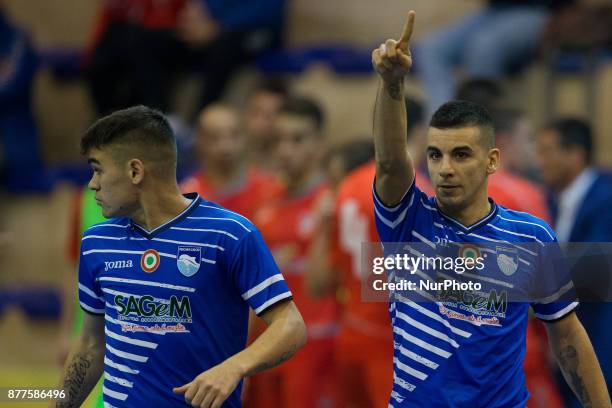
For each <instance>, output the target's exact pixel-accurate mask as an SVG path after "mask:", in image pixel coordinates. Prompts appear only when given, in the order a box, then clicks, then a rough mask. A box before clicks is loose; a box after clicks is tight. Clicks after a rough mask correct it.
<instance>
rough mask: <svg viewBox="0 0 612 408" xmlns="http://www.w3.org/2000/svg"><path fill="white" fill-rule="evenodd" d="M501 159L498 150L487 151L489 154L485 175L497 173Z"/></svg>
mask: <svg viewBox="0 0 612 408" xmlns="http://www.w3.org/2000/svg"><path fill="white" fill-rule="evenodd" d="M500 160H501V158H500V154H499V149H498V148H493V149H489V154H488V157H487V174H493V173H495V172H496V171H497V168H498V167H499V165H500V163H501V161H500Z"/></svg>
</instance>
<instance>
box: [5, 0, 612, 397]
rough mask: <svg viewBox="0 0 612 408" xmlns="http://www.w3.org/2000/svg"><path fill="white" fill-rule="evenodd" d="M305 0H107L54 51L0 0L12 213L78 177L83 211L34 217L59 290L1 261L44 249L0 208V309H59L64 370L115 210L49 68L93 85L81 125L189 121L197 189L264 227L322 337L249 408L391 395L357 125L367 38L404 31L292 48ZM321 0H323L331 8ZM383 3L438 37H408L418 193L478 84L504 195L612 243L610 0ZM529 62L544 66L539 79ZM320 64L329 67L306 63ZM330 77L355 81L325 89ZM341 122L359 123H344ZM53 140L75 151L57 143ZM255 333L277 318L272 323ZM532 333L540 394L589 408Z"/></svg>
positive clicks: (535, 389) (605, 360) (604, 307)
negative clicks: (95, 250) (86, 239)
mask: <svg viewBox="0 0 612 408" xmlns="http://www.w3.org/2000/svg"><path fill="white" fill-rule="evenodd" d="M298 1H299V0H233V1H227V0H100V1H97V2H94V3H96V4H97V7H98V9H97V11H96V17H95V18H94V21H93V22H92V26H91V27H90V29H89V34H88V36H87V38H86V39H83V41H82V46H81V47H53V46H50V47H40V46H37V45H36V44H35V43H34V42H33V40H32V38H31V36H30V35H29V34H28V33H29V31H30V30H31V29H32V27H28V26H25V25H20V24H19V23H17V22H16V21H17V20H14V19H13V18H12V15H11V12H10V11H11V10H13V11H14V10H18V9H19V6H18V5H16V4H17V2H9V1H7V0H0V171H1V176H0V177H1V178H0V180H1V185H0V189H1V190H2V193H0V194H1V195H0V197H1V198H2V200H3V203H2V205H0V207H2V208H3V212H4V210H5V209H6V208H7V207H10V203H11V202H17V201H18V202H20V203H27V202H28V200H29V199H31V200H40V199H41V197H43V200H44V197H51V196H53V195H54V194H55V193H56V192H57V191H58V190H62V191H65V190H66V186H70V188H69V189H68V190H69V191H70V199H69V200H67V202H68V205H65V206H63V207H62V208H61V209H60V211H64V212H65V214H67V215H64V216H61V217H60V216H58V215H57V214H56V213H53V211H56V210H57V208H55V207H53V211H51V210H50V209H49V208H46V209H45V208H44V207H43V209H39V211H47V212H45V213H44V214H45V215H44V216H45V217H47V218H49V219H51V220H53V219H54V218H56V219H61V220H67V223H64V224H67V225H64V226H57V225H55V226H52V227H51V228H52V229H57V230H60V231H67V233H66V234H52V233H49V230H48V229H47V228H49V226H48V225H47V226H46V227H44V228H43V227H41V226H39V227H37V226H36V225H29V226H28V227H27V228H29V230H28V234H31V235H46V236H49V237H52V238H53V239H55V240H61V241H62V243H61V244H60V245H59V246H60V247H62V248H63V247H65V249H63V250H61V251H59V252H58V251H57V250H55V251H54V250H53V249H51V250H48V249H47V252H50V253H46V252H45V255H41V254H36V252H35V249H34V248H30V249H29V251H30V253H31V254H32V255H33V256H34V255H36V256H39V257H40V256H49V257H62V258H66V262H65V266H66V268H65V270H62V271H55V272H52V271H37V272H36V273H37V274H43V273H47V272H48V273H49V274H50V275H52V276H53V278H52V279H51V280H49V279H43V280H42V281H43V282H45V284H44V285H40V282H36V281H35V280H34V281H32V280H31V279H30V280H22V279H20V273H19V271H13V272H12V273H8V272H7V273H5V271H6V270H7V269H5V268H6V265H9V264H10V265H13V266H15V265H16V266H17V268H19V265H20V260H15V259H13V260H12V261H11V262H12V264H11V263H6V262H3V258H7V257H10V254H9V253H10V252H12V250H13V249H14V248H16V247H19V246H27V245H28V243H30V244H31V241H28V239H27V238H24V237H25V236H31V235H24V234H26V232H24V231H25V230H22V229H20V228H19V227H17V228H15V226H16V225H19V222H12V221H7V220H6V219H3V220H2V221H1V222H2V223H0V265H5V266H0V271H2V274H0V333H2V325H1V322H2V314H3V312H6V311H8V310H9V309H11V307H13V308H19V307H22V308H23V310H24V313H25V315H26V316H27V317H24V319H31V320H32V321H35V322H36V321H39V320H37V319H43V320H45V319H47V320H46V321H53V322H54V323H53V324H55V326H54V327H55V330H54V331H53V333H54V334H55V336H54V337H50V338H49V339H48V341H49V350H48V353H53V352H54V351H53V350H55V349H57V351H56V352H55V354H57V360H59V361H58V363H57V367H58V368H57V374H58V375H59V364H61V361H62V360H63V358H65V353H66V351H67V348H68V346H69V344H70V341H71V340H70V339H71V338H72V337H73V336H74V331H75V330H76V329H75V325H76V326H78V322H75V321H76V320H78V312H75V309H76V308H77V306H76V290H75V289H76V268H75V265H76V263H77V262H78V245H79V242H80V234H81V233H82V231H83V230H84V229H85V228H86V227H87V226H88V225H91V223H94V222H96V221H97V220H99V219H100V218H99V217H100V216H99V214H97V213H96V211H98V210H97V206H96V205H95V201H94V200H93V199H92V196H91V195H90V194H89V193H88V192H87V188H86V183H87V180H88V177H89V175H90V171H89V169H88V167H87V165H86V163H84V162H83V161H82V160H81V161H79V159H78V156H77V155H75V154H73V152H74V151H75V148H76V146H78V138H79V134H80V133H81V132H82V131H83V130H84V127H81V128H74V129H71V131H72V134H70V135H68V136H67V137H66V136H64V138H62V139H61V140H53V139H52V140H49V138H50V137H49V135H52V134H53V132H52V131H49V130H48V129H46V128H45V123H46V124H49V123H52V122H53V120H51V121H49V120H46V121H42V123H41V121H40V120H39V118H40V117H42V116H45V115H49V113H45V112H44V111H45V109H47V108H46V107H45V105H44V104H42V105H41V104H40V103H39V104H36V103H35V102H34V101H35V100H36V99H37V98H38V100H41V99H42V100H45V98H44V96H43V97H42V98H41V96H40V95H37V94H36V93H37V92H41V87H40V86H37V85H36V84H37V82H36V81H40V76H41V75H47V76H49V75H50V76H51V77H52V78H53V81H55V82H56V83H57V84H59V85H57V86H62V84H65V86H67V87H72V86H74V84H75V83H76V84H78V86H80V87H81V88H82V89H84V90H85V91H86V96H87V97H86V101H85V103H87V105H88V108H87V109H76V110H74V112H73V111H71V110H66V111H63V112H61V115H64V116H65V119H66V120H67V121H69V122H70V123H75V120H74V118H73V116H74V115H80V116H82V117H79V119H78V120H77V121H76V122H77V123H81V124H84V125H85V126H86V124H87V123H90V122H92V121H93V120H94V119H95V118H96V117H99V116H101V115H104V114H107V113H109V112H111V111H113V110H117V109H121V108H125V107H128V106H132V105H136V104H145V105H148V106H151V107H155V108H157V109H160V110H162V111H163V112H164V113H166V114H167V115H168V117H169V119H170V121H171V124H172V125H173V127H174V130H175V133H176V136H177V143H178V151H179V162H178V177H179V181H180V183H181V188H182V189H183V190H184V191H185V192H191V191H197V192H198V193H200V194H201V195H202V196H203V197H204V198H205V199H208V200H211V201H215V202H218V203H220V204H221V205H223V206H225V207H227V208H229V209H231V210H234V211H237V212H239V213H241V214H243V215H245V216H247V217H248V218H250V219H251V220H252V221H254V223H255V224H256V225H257V226H258V227H259V228H260V230H261V231H262V234H263V236H264V238H265V239H266V242H267V243H268V245H269V246H270V248H271V250H272V252H273V254H274V256H275V259H276V261H277V263H278V265H279V267H280V268H281V270H282V271H283V273H284V274H285V277H286V279H287V281H288V283H289V286H290V287H291V289H292V291H293V293H294V297H295V301H296V303H297V306H298V307H299V308H300V311H301V312H302V314H303V316H304V318H305V321H306V323H307V325H308V330H309V343H308V345H307V346H306V347H305V348H304V350H302V351H300V352H299V353H298V354H297V355H296V357H294V358H293V359H291V360H290V361H289V362H288V363H287V364H285V365H283V366H281V367H279V368H277V369H274V370H271V371H269V372H265V373H262V374H260V375H257V376H255V377H253V378H252V379H250V380H249V383H248V385H247V387H246V391H245V400H246V401H247V406H253V407H264V406H265V407H269V406H272V407H275V406H283V407H285V406H286V407H302V406H303V407H327V406H334V405H335V406H346V407H353V406H354V407H369V406H376V407H378V406H386V401H387V399H388V396H389V393H390V390H391V383H392V361H393V357H392V343H391V342H392V340H391V330H390V324H389V321H388V320H389V317H388V315H387V310H386V305H385V304H384V303H370V304H365V303H363V302H360V301H359V299H360V293H361V292H360V284H361V280H360V278H361V277H360V268H359V263H360V249H361V243H362V242H372V241H376V239H377V238H376V233H375V230H374V224H373V207H372V205H371V203H370V200H371V183H372V180H373V176H374V167H373V164H372V163H373V156H374V152H373V145H372V140H371V135H369V134H368V132H369V131H370V130H369V128H367V127H365V128H362V127H359V126H352V125H351V123H352V122H353V121H354V122H358V123H371V120H370V118H371V107H372V106H373V101H374V97H375V86H371V84H375V83H376V82H375V81H376V79H375V77H374V74H373V72H372V70H371V66H370V52H371V50H372V49H373V48H374V47H376V46H378V44H379V43H380V42H382V41H384V40H385V39H386V36H383V34H382V33H384V34H385V35H386V33H387V32H389V33H390V34H389V35H392V34H391V33H392V31H389V30H388V28H389V27H385V29H384V30H382V31H381V34H380V36H379V37H377V36H373V38H371V44H369V45H368V46H363V45H356V44H351V43H346V44H342V43H339V42H338V41H337V40H329V41H328V42H325V41H322V42H320V43H316V44H308V46H292V45H291V44H290V43H291V41H288V39H287V36H288V34H287V33H288V32H290V31H291V29H292V27H291V24H292V21H293V20H294V19H296V18H298V19H299V16H298V17H296V13H297V12H296V11H295V7H296V6H295V4H293V3H294V2H298ZM58 2H59V0H57V1H56V3H58ZM5 3H6V4H5ZM8 3H11V4H10V7H7V4H8ZM318 3H321V2H319V1H310V2H307V7H310V8H312V9H316V8H318V7H320V8H322V9H326V8H327V9H328V8H329V7H330V5H326V4H323V3H322V4H318ZM384 3H385V2H382V3H380V7H384ZM389 3H393V4H390V6H392V7H394V8H396V9H397V12H398V13H403V12H404V11H406V12H407V9H408V7H410V8H414V9H415V10H416V11H417V25H416V27H417V28H416V30H417V32H422V33H423V34H421V35H417V40H416V41H415V43H414V44H413V45H412V47H413V55H414V58H413V60H414V64H415V66H414V74H413V76H412V77H411V78H409V86H408V88H407V89H408V94H407V95H406V107H407V113H408V138H409V140H408V141H409V148H410V150H411V153H412V155H413V158H414V159H415V165H416V166H417V183H418V184H419V185H420V186H421V189H422V190H424V191H426V192H427V193H428V194H430V195H432V194H434V193H435V191H434V190H433V187H432V186H431V184H430V182H429V181H428V180H429V177H428V175H427V162H426V157H425V144H426V132H427V127H428V120H429V117H430V114H431V112H432V111H434V110H435V109H436V108H437V107H438V106H439V105H441V104H442V103H443V102H445V101H447V100H450V99H466V100H471V101H474V102H478V103H480V104H482V105H484V106H485V107H486V108H487V109H488V110H489V112H490V113H491V115H492V116H493V118H494V121H495V124H496V141H497V146H498V147H499V148H500V149H501V153H502V166H501V168H500V170H498V171H497V173H496V174H495V175H493V176H492V177H491V178H490V182H489V193H490V196H491V197H492V198H493V199H494V200H495V201H496V202H497V203H498V204H500V205H504V206H507V207H509V208H511V209H515V210H519V211H527V212H530V213H532V214H534V215H536V216H538V217H540V218H542V219H544V220H546V221H547V222H549V223H550V224H551V226H553V228H554V229H555V231H556V232H557V234H558V238H559V241H561V242H612V213H611V212H610V211H609V210H608V206H609V203H610V202H612V177H611V176H610V175H609V174H608V173H607V171H606V166H610V165H612V142H610V135H609V134H607V133H608V132H610V131H612V124H611V122H610V119H609V116H608V115H609V112H610V109H612V100H611V99H612V92H610V91H611V89H612V74H611V72H612V6H611V5H610V4H609V3H608V2H605V1H602V2H598V1H586V0H488V1H472V2H471V7H469V8H466V10H464V11H463V12H462V13H460V14H458V15H457V16H456V17H454V18H448V16H447V17H445V18H443V19H441V21H442V22H443V23H442V24H440V23H438V24H434V23H430V24H429V25H428V19H427V18H422V17H421V14H420V13H421V11H420V10H419V4H421V3H423V4H424V2H421V3H419V4H415V5H412V4H404V3H402V2H400V3H401V4H400V3H397V2H394V1H393V2H392V1H389ZM415 3H417V2H415ZM428 3H429V5H427V9H428V10H429V11H428V13H430V14H429V16H430V18H429V20H430V21H431V20H435V19H433V18H432V17H431V16H434V15H436V13H438V14H439V15H443V16H444V15H445V14H446V11H445V7H446V6H445V4H443V3H448V2H444V1H440V2H439V3H440V4H439V5H438V4H437V3H438V1H436V2H428ZM431 3H436V4H435V5H434V4H431ZM351 4H353V3H351ZM92 7H95V6H92ZM301 7H302V8H304V7H306V2H301ZM339 7H340V6H339ZM292 10H294V11H292ZM300 10H302V9H300ZM297 14H299V13H297ZM423 14H425V15H427V13H423ZM313 15H316V13H313ZM338 15H339V16H341V15H342V13H338ZM400 17H401V16H400ZM398 21H401V19H400V20H398ZM334 23H335V24H338V25H344V26H350V25H351V24H352V22H351V21H335V22H334ZM372 24H374V25H381V26H387V24H388V23H387V22H385V21H374V22H372ZM396 26H397V27H395V28H397V30H399V29H400V28H401V23H400V24H396ZM302 30H303V31H305V32H310V31H312V32H316V31H318V30H333V24H332V25H325V24H323V23H322V22H321V25H320V26H317V19H312V20H308V24H302ZM353 30H355V31H359V27H356V28H353ZM398 32H399V31H398ZM292 35H293V36H294V37H295V34H292ZM305 35H306V36H308V33H306V34H305ZM534 66H537V67H539V69H540V71H538V72H540V73H542V72H543V74H541V75H540V76H537V75H536V76H535V78H536V79H535V80H531V82H529V80H528V79H526V78H528V75H530V74H528V72H530V70H533V67H534ZM313 67H314V68H313ZM321 67H323V68H321ZM321 69H323V70H324V74H322V75H323V76H321V75H320V74H314V75H311V73H312V72H313V70H314V71H315V72H319V71H317V70H321ZM43 73H44V74H43ZM313 77H314V80H313V79H312V78H313ZM564 78H570V81H569V83H570V84H571V85H570V86H569V88H570V91H569V92H565V93H563V92H560V91H559V89H560V88H559V87H561V86H562V85H560V84H563V79H564ZM521 81H523V85H522V86H521V85H517V84H519V83H521ZM361 83H367V84H370V85H368V86H367V87H365V88H364V87H363V86H362V85H360V84H361ZM525 83H527V85H526V86H525ZM567 83H568V82H565V84H567ZM338 84H340V85H338ZM535 85H538V86H540V92H539V94H538V93H537V92H535V91H534V90H533V89H532V87H533V86H535ZM576 85H577V86H576ZM315 88H316V89H315ZM576 88H577V89H576ZM42 89H43V91H44V89H45V88H42ZM330 89H331V90H330ZM347 89H348V90H347ZM351 89H352V91H351ZM336 90H338V94H339V95H350V97H348V98H346V97H338V96H337V97H336V98H335V99H334V96H333V95H332V96H331V97H330V96H329V93H334V92H336ZM364 90H366V91H367V92H364ZM318 95H319V97H318ZM320 95H324V96H323V97H321V96H320ZM538 95H539V96H538ZM574 99H576V100H578V101H579V102H576V101H575V100H574ZM330 101H331V102H330ZM360 101H361V102H360ZM363 101H365V102H363ZM46 103H47V104H50V105H53V104H54V101H52V100H49V99H47V100H46ZM57 103H58V104H62V102H61V101H59V100H58V101H57ZM576 105H579V106H578V109H573V108H574V107H575V106H576ZM67 106H69V105H67ZM49 109H51V111H52V112H57V110H53V109H52V106H50V107H49ZM606 109H607V111H606ZM338 112H343V113H342V115H340V114H338ZM346 112H348V113H346ZM334 118H335V119H334ZM55 120H56V121H62V120H63V118H62V117H60V118H57V119H55ZM334 120H335V123H334V125H333V126H331V125H330V122H331V121H334ZM338 129H341V130H343V131H345V132H344V133H343V134H342V135H340V136H339V133H338ZM347 129H349V130H347ZM352 129H356V131H355V133H354V134H348V135H347V134H346V133H347V132H348V131H352ZM49 146H51V148H50V147H49ZM49 150H51V151H54V152H58V151H59V152H60V153H59V154H56V155H57V156H58V157H69V159H66V160H49V159H48V156H49V154H48V151H49ZM45 152H47V154H45ZM61 152H64V153H61ZM66 152H68V153H66ZM46 156H47V157H46ZM16 200H17V201H16ZM24 205H27V204H24ZM8 214H10V212H9V213H8ZM5 217H6V213H5ZM24 228H26V227H24ZM37 228H38V229H37ZM57 247H58V245H57V244H56V245H55V246H52V248H57ZM45 250H46V249H45V248H44V247H43V248H41V249H40V251H41V252H44V251H45ZM53 251H54V252H53ZM13 252H17V253H18V252H19V251H13ZM66 254H67V255H66ZM60 264H61V263H60ZM50 281H51V283H49V282H50ZM53 282H55V284H53ZM28 285H31V286H32V288H33V289H31V288H30V286H28ZM33 299H34V301H33ZM32 303H34V305H32ZM28 305H30V306H28ZM609 306H611V305H610V304H609V303H608V304H606V303H593V304H586V305H583V306H582V307H581V309H580V310H579V312H578V314H579V317H580V318H581V320H582V321H583V324H584V325H585V327H586V328H587V331H588V332H589V335H590V336H591V339H592V341H593V344H594V346H595V349H596V351H597V353H598V357H599V359H600V363H601V365H602V368H603V370H604V373H605V376H606V379H607V382H608V386H610V384H612V350H611V348H610V343H609V338H610V337H609V336H610V334H611V333H610V331H611V329H610V327H612V308H611V307H609ZM57 322H59V324H58V323H57ZM58 327H59V328H58ZM251 331H252V333H253V336H255V335H256V333H258V332H259V331H261V324H260V322H258V321H257V320H256V319H253V322H252V324H251ZM56 343H57V344H59V345H58V346H57V347H55V348H53V347H51V345H55V344H56ZM527 345H528V347H527V350H528V351H527V355H526V358H525V364H524V366H525V370H526V372H527V381H528V388H529V389H530V392H531V393H532V400H531V402H530V405H529V406H530V407H564V406H568V407H570V406H572V407H573V406H578V405H577V402H576V401H575V400H573V398H572V397H571V396H570V391H569V389H567V387H566V386H564V385H563V384H564V382H563V381H559V380H560V377H559V374H558V371H557V370H556V368H555V367H554V366H553V365H552V363H551V360H550V359H549V357H548V351H547V350H548V348H547V345H546V338H545V332H544V330H543V327H542V326H541V324H539V323H536V322H535V321H534V322H531V323H530V325H529V328H528V335H527ZM52 349H53V350H52ZM0 355H2V351H1V350H0ZM7 370H8V369H7ZM4 378H10V373H5V374H4V377H3V374H2V373H1V372H0V385H3V384H2V383H1V382H2V381H3V380H4ZM22 385H23V384H22ZM46 385H48V386H51V385H53V384H46Z"/></svg>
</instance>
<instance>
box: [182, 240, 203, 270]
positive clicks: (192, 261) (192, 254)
mask: <svg viewBox="0 0 612 408" xmlns="http://www.w3.org/2000/svg"><path fill="white" fill-rule="evenodd" d="M201 262H202V248H201V247H199V246H179V247H178V252H177V253H176V266H177V267H178V270H179V271H180V272H181V273H182V274H183V275H185V276H187V277H190V276H193V275H195V274H196V272H197V271H199V270H200V265H201Z"/></svg>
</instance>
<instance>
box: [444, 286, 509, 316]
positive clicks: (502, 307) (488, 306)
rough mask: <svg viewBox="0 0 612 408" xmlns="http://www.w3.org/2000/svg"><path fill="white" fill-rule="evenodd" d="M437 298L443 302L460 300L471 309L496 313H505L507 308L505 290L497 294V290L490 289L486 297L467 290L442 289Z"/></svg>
mask: <svg viewBox="0 0 612 408" xmlns="http://www.w3.org/2000/svg"><path fill="white" fill-rule="evenodd" d="M438 299H440V300H441V301H443V302H461V303H463V304H464V305H466V306H468V307H471V308H472V309H476V310H488V311H491V312H498V313H506V309H507V308H508V293H507V292H506V291H505V290H504V291H502V292H501V293H500V294H499V296H498V294H497V291H496V290H495V289H492V290H491V291H490V292H489V296H486V297H485V296H479V295H477V294H475V293H473V292H471V291H467V290H443V291H440V294H439V295H438Z"/></svg>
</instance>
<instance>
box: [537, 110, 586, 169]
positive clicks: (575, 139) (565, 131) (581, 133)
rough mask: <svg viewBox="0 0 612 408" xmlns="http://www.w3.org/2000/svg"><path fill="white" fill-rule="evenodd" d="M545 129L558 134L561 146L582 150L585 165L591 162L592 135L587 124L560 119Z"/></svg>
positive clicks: (580, 121)
mask: <svg viewBox="0 0 612 408" xmlns="http://www.w3.org/2000/svg"><path fill="white" fill-rule="evenodd" d="M547 128H548V129H552V130H555V131H557V132H558V133H559V142H560V143H561V146H563V147H564V148H574V147H578V148H581V149H583V150H584V153H585V158H586V162H587V164H590V163H591V162H592V160H593V135H592V133H591V127H590V126H589V125H588V123H586V122H585V121H583V120H581V119H578V118H562V119H558V120H555V121H554V122H552V123H550V124H549V125H548V126H547Z"/></svg>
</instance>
